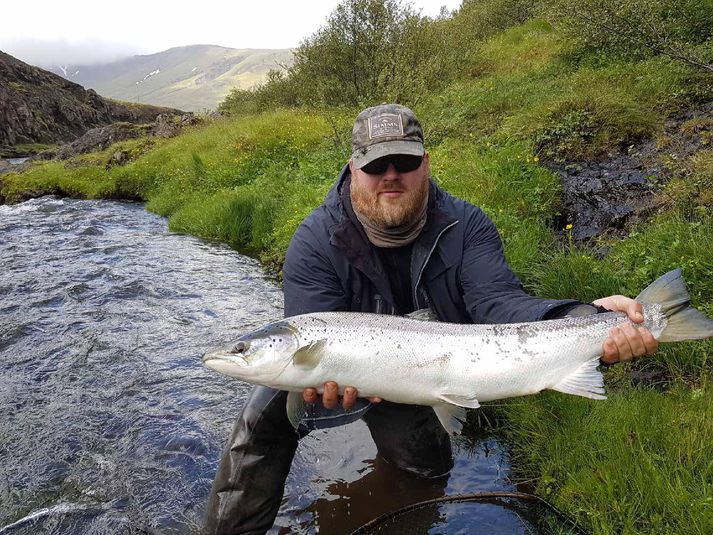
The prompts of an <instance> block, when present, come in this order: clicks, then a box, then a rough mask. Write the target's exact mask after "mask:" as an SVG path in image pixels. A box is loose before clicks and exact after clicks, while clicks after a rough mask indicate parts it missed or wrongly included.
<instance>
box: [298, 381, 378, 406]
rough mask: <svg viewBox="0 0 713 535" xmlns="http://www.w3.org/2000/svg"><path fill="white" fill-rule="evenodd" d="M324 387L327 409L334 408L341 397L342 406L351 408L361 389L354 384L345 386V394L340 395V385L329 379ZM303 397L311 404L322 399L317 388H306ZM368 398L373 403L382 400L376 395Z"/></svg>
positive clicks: (324, 399) (324, 401) (324, 403)
mask: <svg viewBox="0 0 713 535" xmlns="http://www.w3.org/2000/svg"><path fill="white" fill-rule="evenodd" d="M322 388H323V394H322V405H324V407H325V408H327V409H334V408H335V407H336V406H337V405H338V404H339V401H340V399H341V403H342V407H343V408H344V409H345V410H349V409H351V408H352V407H353V406H354V404H355V403H356V401H357V398H358V397H359V391H358V390H357V389H356V388H354V387H353V386H347V387H345V388H344V394H343V395H342V396H341V397H340V396H339V385H338V384H337V383H336V382H335V381H327V382H326V383H324V385H323V386H322ZM302 398H303V399H304V400H305V403H311V404H314V403H318V402H319V400H320V396H319V394H318V393H317V389H316V388H305V389H304V390H303V391H302ZM367 399H368V400H369V401H370V402H371V403H379V402H381V401H382V400H381V398H380V397H376V396H373V397H368V398H367Z"/></svg>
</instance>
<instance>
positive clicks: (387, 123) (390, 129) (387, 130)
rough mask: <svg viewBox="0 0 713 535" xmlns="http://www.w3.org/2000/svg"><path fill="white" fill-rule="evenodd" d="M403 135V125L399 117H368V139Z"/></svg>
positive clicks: (395, 115) (390, 115) (389, 115)
mask: <svg viewBox="0 0 713 535" xmlns="http://www.w3.org/2000/svg"><path fill="white" fill-rule="evenodd" d="M403 135H404V124H403V122H402V120H401V115H397V114H383V115H379V116H378V117H369V139H374V138H378V137H387V136H403Z"/></svg>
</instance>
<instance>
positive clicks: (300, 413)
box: [286, 392, 307, 429]
mask: <svg viewBox="0 0 713 535" xmlns="http://www.w3.org/2000/svg"><path fill="white" fill-rule="evenodd" d="M306 405H307V403H306V402H305V400H304V398H303V397H302V392H288V393H287V405H286V409H287V419H288V420H289V421H290V423H291V424H292V427H294V428H295V429H297V428H298V427H299V426H300V422H301V421H302V418H303V417H304V415H305V407H306Z"/></svg>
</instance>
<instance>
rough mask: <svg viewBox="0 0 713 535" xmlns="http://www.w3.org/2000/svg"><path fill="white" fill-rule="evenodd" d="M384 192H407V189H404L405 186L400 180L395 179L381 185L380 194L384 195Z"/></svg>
mask: <svg viewBox="0 0 713 535" xmlns="http://www.w3.org/2000/svg"><path fill="white" fill-rule="evenodd" d="M384 191H406V188H404V184H403V182H402V181H401V179H400V178H393V179H389V180H388V181H385V182H383V183H382V184H381V185H380V187H379V193H383V192H384Z"/></svg>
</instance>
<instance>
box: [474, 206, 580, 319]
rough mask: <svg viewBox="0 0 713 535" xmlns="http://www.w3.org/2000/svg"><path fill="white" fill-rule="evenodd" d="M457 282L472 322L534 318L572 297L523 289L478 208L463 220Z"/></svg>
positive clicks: (486, 217) (563, 303)
mask: <svg viewBox="0 0 713 535" xmlns="http://www.w3.org/2000/svg"><path fill="white" fill-rule="evenodd" d="M463 241H464V244H463V247H464V249H463V263H462V265H461V283H462V286H463V299H464V301H465V305H466V307H467V308H468V311H469V312H470V315H471V318H472V319H473V322H474V323H516V322H521V321H523V322H524V321H537V320H541V319H544V318H546V317H547V315H548V312H549V311H550V310H553V309H557V308H560V307H564V306H566V305H568V304H570V303H578V301H574V300H555V299H540V298H537V297H533V296H531V295H529V294H527V293H526V292H525V290H524V289H523V288H522V284H521V283H520V280H519V279H518V278H517V277H516V276H515V274H514V273H513V272H512V270H511V269H510V266H508V264H507V262H506V261H505V255H504V253H503V245H502V242H501V240H500V236H499V234H498V231H497V229H496V228H495V225H494V224H493V222H492V221H491V220H490V218H488V216H486V215H485V213H483V211H482V210H480V209H479V208H476V209H475V212H474V213H472V214H471V217H469V218H468V219H467V220H466V228H465V235H464V239H463Z"/></svg>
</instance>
